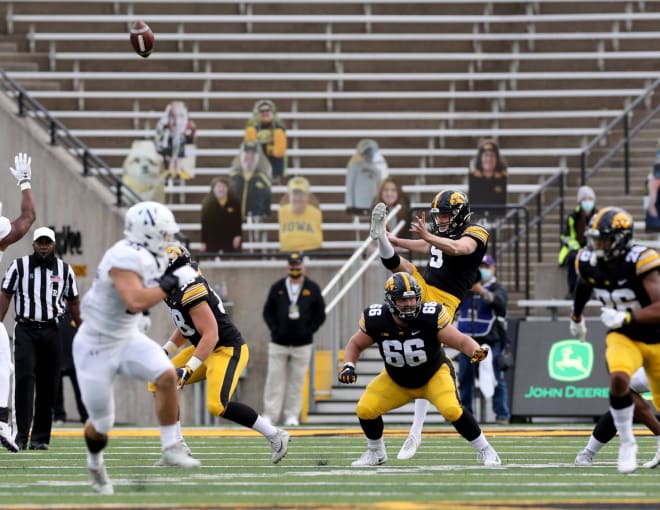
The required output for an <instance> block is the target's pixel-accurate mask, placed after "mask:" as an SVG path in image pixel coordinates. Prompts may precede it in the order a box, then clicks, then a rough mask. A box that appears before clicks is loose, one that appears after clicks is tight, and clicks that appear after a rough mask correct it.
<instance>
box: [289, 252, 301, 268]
mask: <svg viewBox="0 0 660 510" xmlns="http://www.w3.org/2000/svg"><path fill="white" fill-rule="evenodd" d="M287 261H288V262H289V264H291V265H292V266H293V265H297V264H302V263H303V254H302V253H300V252H299V251H292V252H291V253H289V257H288V258H287Z"/></svg>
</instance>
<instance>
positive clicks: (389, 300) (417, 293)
mask: <svg viewBox="0 0 660 510" xmlns="http://www.w3.org/2000/svg"><path fill="white" fill-rule="evenodd" d="M411 298H414V299H415V302H414V304H405V305H401V304H398V303H399V302H400V301H402V300H409V299H411ZM385 303H386V304H387V306H388V308H389V310H390V312H391V313H392V315H395V316H397V317H398V318H399V319H401V320H404V321H407V320H412V319H414V318H416V317H417V316H418V315H419V312H420V310H421V309H422V289H421V287H420V286H419V285H418V284H417V282H416V281H415V279H414V278H413V277H412V276H410V275H409V274H407V273H394V274H393V275H392V276H390V277H389V278H388V280H387V282H386V283H385Z"/></svg>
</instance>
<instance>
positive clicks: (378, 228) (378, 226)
mask: <svg viewBox="0 0 660 510" xmlns="http://www.w3.org/2000/svg"><path fill="white" fill-rule="evenodd" d="M386 216H387V206H386V205H385V204H384V203H383V202H378V203H377V204H376V205H375V206H374V208H373V210H372V211H371V228H370V230H369V236H370V237H371V238H372V239H378V238H379V237H380V236H382V235H383V234H384V233H385V217H386Z"/></svg>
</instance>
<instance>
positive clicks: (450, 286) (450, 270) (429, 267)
mask: <svg viewBox="0 0 660 510" xmlns="http://www.w3.org/2000/svg"><path fill="white" fill-rule="evenodd" d="M465 236H469V237H471V238H472V239H474V240H475V241H476V242H477V249H476V250H475V251H474V252H473V253H470V254H469V255H458V256H451V255H447V254H446V253H443V252H442V251H441V250H440V249H438V248H436V247H435V246H431V252H430V255H429V261H428V263H427V264H426V269H425V271H424V280H425V281H426V283H427V284H429V285H432V286H434V287H436V288H438V289H440V290H444V291H445V292H448V293H449V294H451V295H452V296H456V297H457V298H458V299H459V300H461V301H462V300H463V298H465V295H466V294H467V291H468V290H469V289H470V288H472V286H473V285H474V284H475V283H477V282H478V281H479V264H481V260H482V259H483V258H484V255H485V254H486V247H487V244H488V237H489V234H488V230H486V228H485V227H482V226H481V225H477V224H476V223H470V224H469V225H468V226H467V228H466V229H465V230H464V231H463V233H462V234H461V235H460V236H459V237H458V239H460V238H461V237H465Z"/></svg>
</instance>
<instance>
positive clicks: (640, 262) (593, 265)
mask: <svg viewBox="0 0 660 510" xmlns="http://www.w3.org/2000/svg"><path fill="white" fill-rule="evenodd" d="M586 236H587V247H586V248H584V249H582V250H580V252H579V253H578V256H577V258H576V270H577V273H578V276H579V280H578V285H577V287H576V291H575V299H574V302H573V313H572V315H571V321H570V331H571V334H573V335H574V336H576V337H579V338H581V339H583V340H584V339H586V332H587V330H586V326H585V322H584V318H583V317H582V311H583V310H584V306H585V304H586V303H587V301H588V300H589V297H590V296H591V294H592V293H593V294H594V296H595V297H596V299H599V300H600V301H601V302H602V303H603V308H602V311H601V321H602V322H603V324H605V326H606V327H607V328H608V329H609V332H608V333H607V337H606V339H605V343H606V350H605V358H606V360H607V368H608V371H609V373H610V412H611V413H612V418H613V419H614V424H615V425H616V428H617V430H618V431H619V437H620V440H621V443H620V446H619V457H618V462H617V467H618V470H619V472H621V473H632V472H633V471H634V470H635V469H636V467H637V442H636V441H635V436H634V434H633V429H632V425H633V411H634V404H633V398H632V395H631V392H630V379H631V376H632V375H633V374H634V373H635V372H636V371H637V369H638V368H640V367H642V366H643V367H644V368H645V370H646V375H647V376H648V381H649V389H650V390H651V393H652V395H653V404H654V405H655V406H656V408H660V271H658V269H660V255H658V253H657V252H656V251H655V250H653V249H651V248H647V247H646V246H642V245H636V244H633V242H632V237H633V219H632V216H631V215H630V214H628V213H627V212H626V211H624V210H623V209H619V208H617V207H606V208H605V209H601V210H600V211H598V213H597V214H596V215H594V217H593V219H592V221H591V224H590V226H589V229H588V230H587V232H586Z"/></svg>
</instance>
